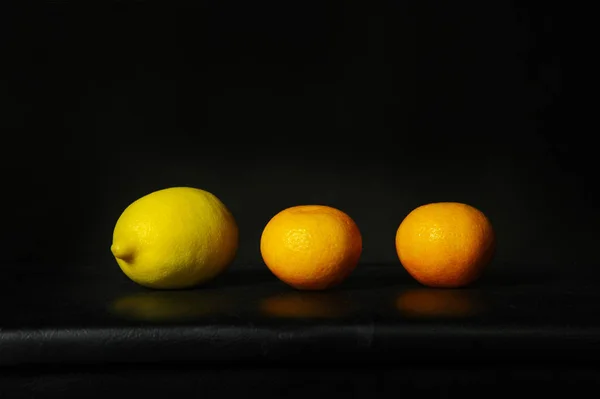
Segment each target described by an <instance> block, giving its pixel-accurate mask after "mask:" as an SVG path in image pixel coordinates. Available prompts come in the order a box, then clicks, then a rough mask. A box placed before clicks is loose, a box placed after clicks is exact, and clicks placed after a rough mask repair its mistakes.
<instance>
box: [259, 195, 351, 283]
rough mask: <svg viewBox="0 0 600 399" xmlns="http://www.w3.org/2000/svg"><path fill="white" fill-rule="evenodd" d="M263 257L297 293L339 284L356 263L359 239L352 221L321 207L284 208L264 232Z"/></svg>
mask: <svg viewBox="0 0 600 399" xmlns="http://www.w3.org/2000/svg"><path fill="white" fill-rule="evenodd" d="M260 252H261V254H262V258H263V260H264V262H265V263H266V265H267V267H268V268H269V269H270V270H271V272H272V273H273V274H274V275H275V276H277V278H279V279H280V280H281V281H283V282H284V283H286V284H288V285H290V286H292V287H294V288H296V289H300V290H322V289H327V288H331V287H334V286H336V285H338V284H340V283H341V282H342V281H344V280H345V279H346V277H348V276H349V275H350V274H351V273H352V271H353V270H354V269H355V268H356V266H357V264H358V259H359V258H360V254H361V252H362V237H361V235H360V231H359V230H358V226H357V225H356V223H354V220H352V218H350V216H348V215H347V214H345V213H344V212H342V211H340V210H338V209H335V208H332V207H329V206H324V205H301V206H294V207H291V208H287V209H284V210H283V211H281V212H279V213H278V214H277V215H275V216H274V217H273V218H272V219H271V220H270V221H269V223H267V225H266V227H265V229H264V230H263V233H262V236H261V239H260Z"/></svg>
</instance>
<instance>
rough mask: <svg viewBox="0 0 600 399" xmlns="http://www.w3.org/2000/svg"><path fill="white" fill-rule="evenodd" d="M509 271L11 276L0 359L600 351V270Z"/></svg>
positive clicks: (267, 359)
mask: <svg viewBox="0 0 600 399" xmlns="http://www.w3.org/2000/svg"><path fill="white" fill-rule="evenodd" d="M501 270H503V269H502V268H496V269H494V270H491V271H490V272H489V273H488V274H487V275H485V276H484V277H483V278H482V280H481V281H480V282H479V283H478V284H477V285H476V286H474V287H472V288H468V289H457V290H443V289H429V288H425V287H422V286H420V285H419V284H418V283H417V282H415V281H414V280H412V279H410V277H409V276H408V275H407V274H406V272H405V271H404V270H403V269H402V267H401V266H399V265H360V266H359V268H358V269H357V270H356V272H355V273H354V274H353V275H352V276H351V277H350V278H349V279H348V280H347V281H346V282H345V283H344V284H343V285H342V286H340V287H339V288H338V289H335V290H331V291H327V292H299V291H296V290H293V289H292V288H289V287H288V286H286V285H284V284H283V283H281V282H280V281H278V280H277V279H276V278H275V277H274V276H273V275H272V274H270V272H269V271H268V270H267V269H266V268H264V267H247V268H243V267H238V268H234V269H231V270H229V271H228V272H227V273H225V274H224V275H222V276H221V277H219V278H218V279H217V280H215V281H214V282H213V283H211V284H209V285H207V286H205V287H203V288H199V289H194V290H187V291H152V290H148V289H145V288H143V287H140V286H138V285H136V284H134V283H132V282H131V281H129V280H128V279H126V278H125V277H124V276H121V275H110V276H108V275H106V274H101V273H98V274H94V273H90V274H89V275H85V274H82V275H80V276H77V277H76V276H71V277H70V278H61V277H50V275H41V274H40V275H21V276H19V277H16V276H14V277H13V278H10V279H8V281H7V284H4V288H3V291H2V294H1V295H2V300H1V301H0V309H1V310H0V311H1V314H2V319H1V320H0V365H3V366H7V365H13V366H14V365H33V364H38V365H40V364H48V363H51V364H66V365H74V364H88V365H90V364H91V365H98V364H106V363H112V364H115V363H153V362H163V363H164V362H184V363H190V362H193V363H196V364H203V363H211V364H215V362H217V363H218V362H225V363H228V364H231V362H239V363H244V362H252V363H265V364H277V362H284V363H285V362H292V363H295V364H299V362H300V361H302V360H304V359H315V358H317V359H319V361H320V362H321V363H323V364H326V363H327V362H342V363H347V364H352V363H361V364H366V363H365V362H367V363H368V362H379V363H380V362H381V361H383V360H390V361H394V362H395V363H396V364H397V363H398V362H413V363H414V362H415V361H418V362H431V361H436V362H437V363H438V364H439V362H444V361H446V360H447V361H456V359H461V361H475V362H481V361H482V360H485V361H503V360H506V361H511V362H525V361H530V360H531V361H537V362H539V361H542V362H552V361H560V362H564V361H572V362H579V361H586V360H589V359H594V358H597V356H598V354H600V351H599V349H600V320H599V319H598V317H597V315H598V314H599V313H600V301H598V299H599V294H598V290H597V288H596V287H597V286H598V282H599V280H598V278H597V277H596V276H595V275H593V274H582V273H581V272H578V274H577V275H569V274H568V273H566V272H564V271H563V272H561V273H560V274H559V273H557V272H555V271H553V270H550V269H545V268H543V267H536V268H533V267H527V266H523V267H521V268H511V269H510V270H513V271H512V272H501Z"/></svg>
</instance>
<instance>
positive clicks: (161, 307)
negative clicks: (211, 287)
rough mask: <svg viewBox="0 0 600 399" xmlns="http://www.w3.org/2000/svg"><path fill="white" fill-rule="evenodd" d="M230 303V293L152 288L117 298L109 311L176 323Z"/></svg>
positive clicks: (131, 317) (130, 317) (217, 310)
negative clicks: (156, 289) (150, 290)
mask: <svg viewBox="0 0 600 399" xmlns="http://www.w3.org/2000/svg"><path fill="white" fill-rule="evenodd" d="M232 306H233V299H232V298H231V296H229V295H224V294H222V293H217V292H205V291H152V292H140V293H136V294H131V295H126V296H122V297H119V298H117V299H115V300H114V301H113V302H112V303H111V304H110V305H109V312H110V313H111V314H114V315H117V316H119V317H121V318H125V319H128V320H135V321H151V322H177V321H189V320H192V319H195V318H199V317H203V316H209V315H214V314H222V313H225V312H227V311H229V310H230V309H232Z"/></svg>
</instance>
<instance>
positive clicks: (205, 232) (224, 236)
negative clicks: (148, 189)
mask: <svg viewBox="0 0 600 399" xmlns="http://www.w3.org/2000/svg"><path fill="white" fill-rule="evenodd" d="M237 248H238V227H237V224H236V222H235V219H234V217H233V215H232V214H231V212H230V211H229V210H228V209H227V207H226V206H225V205H224V204H223V203H222V202H221V201H220V200H219V199H218V198H217V197H216V196H215V195H213V194H212V193H209V192H207V191H204V190H201V189H197V188H192V187H172V188H166V189H163V190H158V191H155V192H153V193H150V194H148V195H145V196H143V197H141V198H139V199H138V200H136V201H134V202H133V203H131V204H130V205H129V206H128V207H127V208H126V209H125V210H124V211H123V213H122V214H121V216H120V217H119V219H118V220H117V223H116V225H115V228H114V231H113V242H112V245H111V248H110V250H111V252H112V254H113V256H114V257H115V260H116V261H117V264H118V265H119V267H120V268H121V270H122V271H123V273H124V274H125V275H126V276H127V277H129V278H130V279H131V280H133V281H134V282H136V283H138V284H140V285H143V286H145V287H148V288H155V289H183V288H190V287H194V286H197V285H200V284H203V283H205V282H208V281H210V280H212V279H213V278H215V277H216V276H218V275H219V274H221V273H222V272H224V271H225V270H226V268H227V267H228V266H229V264H230V263H231V262H232V261H233V260H234V258H235V255H236V252H237Z"/></svg>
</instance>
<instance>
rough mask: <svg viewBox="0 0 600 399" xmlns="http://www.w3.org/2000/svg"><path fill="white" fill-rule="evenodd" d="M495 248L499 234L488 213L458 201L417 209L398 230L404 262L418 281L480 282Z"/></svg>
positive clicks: (432, 284) (439, 284) (431, 284)
mask: <svg viewBox="0 0 600 399" xmlns="http://www.w3.org/2000/svg"><path fill="white" fill-rule="evenodd" d="M495 248H496V236H495V233H494V229H493V227H492V224H491V222H490V220H489V219H488V218H487V217H486V215H484V214H483V212H481V211H480V210H478V209H476V208H475V207H473V206H470V205H467V204H462V203H457V202H439V203H432V204H427V205H422V206H420V207H418V208H416V209H414V210H413V211H412V212H410V213H409V214H408V215H407V216H406V218H404V220H403V221H402V223H401V224H400V226H399V227H398V231H397V233H396V251H397V254H398V258H399V260H400V263H401V264H402V266H403V267H404V268H405V269H406V271H407V272H408V273H409V274H410V275H411V276H412V277H413V278H415V279H416V280H417V281H418V282H420V283H421V284H423V285H425V286H428V287H433V288H459V287H465V286H468V285H470V284H472V283H474V282H476V281H477V280H478V279H479V278H480V277H481V275H482V274H483V272H484V269H485V268H486V267H487V266H488V264H489V263H490V262H491V261H492V259H493V256H494V253H495Z"/></svg>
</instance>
